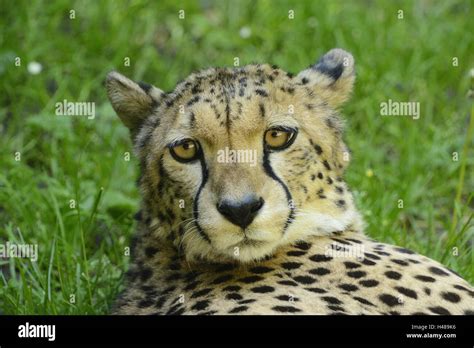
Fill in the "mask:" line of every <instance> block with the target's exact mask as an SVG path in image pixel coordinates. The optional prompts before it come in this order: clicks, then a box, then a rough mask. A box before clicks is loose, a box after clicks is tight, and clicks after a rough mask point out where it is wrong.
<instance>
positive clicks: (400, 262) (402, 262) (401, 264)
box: [390, 259, 409, 266]
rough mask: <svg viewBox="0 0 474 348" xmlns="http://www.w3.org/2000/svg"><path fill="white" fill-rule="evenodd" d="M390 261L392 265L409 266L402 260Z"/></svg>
mask: <svg viewBox="0 0 474 348" xmlns="http://www.w3.org/2000/svg"><path fill="white" fill-rule="evenodd" d="M390 261H392V262H393V263H396V264H397V265H400V266H408V265H409V263H408V262H406V261H403V260H398V259H392V260H390Z"/></svg>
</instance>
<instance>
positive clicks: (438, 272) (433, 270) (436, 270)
mask: <svg viewBox="0 0 474 348" xmlns="http://www.w3.org/2000/svg"><path fill="white" fill-rule="evenodd" d="M429 270H430V272H431V273H433V274H436V275H440V276H448V275H449V273H448V272H445V271H443V270H442V269H441V268H438V267H430V268H429Z"/></svg>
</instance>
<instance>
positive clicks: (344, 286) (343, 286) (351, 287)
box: [339, 284, 359, 292]
mask: <svg viewBox="0 0 474 348" xmlns="http://www.w3.org/2000/svg"><path fill="white" fill-rule="evenodd" d="M339 288H340V289H342V290H345V291H349V292H351V291H357V290H359V288H358V287H357V286H355V285H353V284H341V285H339Z"/></svg>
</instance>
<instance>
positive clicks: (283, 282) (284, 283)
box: [278, 280, 298, 286]
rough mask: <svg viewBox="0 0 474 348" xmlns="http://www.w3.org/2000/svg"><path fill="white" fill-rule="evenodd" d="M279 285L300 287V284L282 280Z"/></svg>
mask: <svg viewBox="0 0 474 348" xmlns="http://www.w3.org/2000/svg"><path fill="white" fill-rule="evenodd" d="M278 284H281V285H288V286H298V283H296V282H294V281H292V280H280V281H279V282H278Z"/></svg>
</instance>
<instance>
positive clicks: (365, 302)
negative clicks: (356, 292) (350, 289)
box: [353, 296, 375, 306]
mask: <svg viewBox="0 0 474 348" xmlns="http://www.w3.org/2000/svg"><path fill="white" fill-rule="evenodd" d="M353 299H354V300H356V301H359V302H360V303H362V304H365V305H368V306H375V305H374V304H373V303H372V302H370V301H368V300H366V299H365V298H362V297H357V296H354V297H353Z"/></svg>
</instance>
